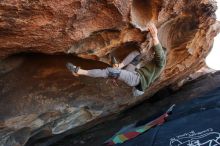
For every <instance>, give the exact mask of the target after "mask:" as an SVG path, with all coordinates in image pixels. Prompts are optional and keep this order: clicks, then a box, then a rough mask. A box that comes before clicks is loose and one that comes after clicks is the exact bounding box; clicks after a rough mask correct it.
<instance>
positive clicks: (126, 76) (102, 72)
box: [87, 51, 140, 87]
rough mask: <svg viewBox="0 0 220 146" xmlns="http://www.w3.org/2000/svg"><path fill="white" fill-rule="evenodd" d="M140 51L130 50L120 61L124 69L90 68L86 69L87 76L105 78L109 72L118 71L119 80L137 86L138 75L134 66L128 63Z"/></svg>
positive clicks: (138, 81)
mask: <svg viewBox="0 0 220 146" xmlns="http://www.w3.org/2000/svg"><path fill="white" fill-rule="evenodd" d="M139 54H140V53H139V52H138V51H133V52H131V53H130V54H129V55H128V56H127V57H126V58H125V59H124V60H123V61H122V63H123V64H124V65H125V66H126V68H125V69H116V68H110V67H109V68H106V69H92V70H88V74H87V76H90V77H95V78H97V77H103V78H107V77H108V75H109V72H115V71H116V72H117V71H119V72H120V75H119V77H118V79H119V80H121V81H123V82H125V83H126V84H128V85H129V86H131V87H134V86H137V85H138V84H139V83H140V75H139V74H138V73H137V72H136V71H135V66H134V67H133V68H132V67H129V65H130V66H132V65H131V64H129V63H130V62H131V61H132V60H133V59H134V58H135V57H136V56H137V55H139Z"/></svg>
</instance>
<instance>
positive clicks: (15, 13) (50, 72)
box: [0, 0, 220, 145]
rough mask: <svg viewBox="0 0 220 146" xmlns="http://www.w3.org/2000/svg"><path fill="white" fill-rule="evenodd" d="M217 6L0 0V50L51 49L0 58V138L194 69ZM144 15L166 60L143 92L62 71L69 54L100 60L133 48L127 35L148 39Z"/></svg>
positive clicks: (72, 122) (57, 128)
mask: <svg viewBox="0 0 220 146" xmlns="http://www.w3.org/2000/svg"><path fill="white" fill-rule="evenodd" d="M216 9H217V7H216V3H215V1H213V0H196V1H195V0H178V1H174V0H161V1H159V0H1V1H0V58H1V59H3V58H6V57H8V56H10V55H13V54H17V53H21V52H32V53H44V54H50V55H42V54H41V55H39V54H38V55H36V56H34V55H33V54H32V55H33V56H31V55H29V56H28V57H27V56H25V57H24V58H23V57H19V56H16V57H18V58H13V59H12V60H10V59H9V60H6V61H0V89H2V90H0V97H1V98H0V100H1V102H0V105H1V106H0V117H2V118H1V119H0V125H1V129H2V130H0V135H6V136H5V137H3V138H1V139H0V145H15V144H16V145H24V144H25V142H27V140H28V139H29V138H30V137H35V136H36V137H35V138H36V139H40V138H44V137H48V136H53V135H56V134H61V133H63V132H65V131H68V130H70V129H74V128H78V127H79V126H82V125H84V124H87V123H88V122H91V121H93V120H94V119H96V118H101V117H105V116H107V115H110V114H113V113H116V112H117V113H118V112H120V111H122V110H124V109H126V108H128V107H131V106H132V105H134V104H137V103H140V102H141V101H143V100H144V99H147V98H148V97H149V96H151V95H153V94H154V93H156V92H157V91H158V90H159V89H161V88H163V87H165V86H168V85H170V84H174V83H177V82H178V81H180V80H182V79H184V78H185V77H187V76H188V75H190V74H191V73H194V72H195V71H197V70H199V69H200V68H201V67H202V66H203V65H204V59H205V57H206V56H207V54H208V53H209V51H210V49H211V47H212V44H213V41H214V37H215V36H216V35H217V33H218V32H219V31H220V23H219V22H217V21H216V18H215V11H216ZM148 22H154V23H155V24H156V26H157V28H158V36H159V40H160V42H161V44H162V46H163V47H165V48H167V65H166V68H165V70H164V72H163V73H162V74H161V76H160V78H159V79H158V80H156V81H155V83H153V84H152V85H151V86H150V88H149V89H148V90H147V91H146V94H145V95H144V96H142V97H137V98H134V97H133V96H132V94H131V91H130V90H131V89H130V88H129V87H127V86H126V85H124V84H123V83H121V82H119V87H111V86H108V85H107V86H106V80H105V79H93V78H88V77H80V78H73V77H72V76H71V74H70V73H69V72H68V73H67V69H66V68H65V63H66V62H68V61H71V62H74V63H76V65H81V67H82V68H85V69H91V68H104V67H106V66H107V65H106V64H104V63H103V62H105V63H108V61H109V60H108V57H107V56H108V54H109V53H113V54H115V55H116V56H118V58H119V59H121V58H123V57H125V54H126V53H129V51H131V50H132V49H133V48H127V47H124V46H125V45H124V44H125V43H127V42H136V44H138V45H139V47H140V48H142V49H143V47H146V46H150V41H149V40H148V33H147V32H146V31H145V30H146V28H145V26H144V24H145V23H148ZM56 53H62V54H63V55H61V56H59V55H54V54H56ZM67 54H74V55H77V56H78V57H81V58H87V59H88V58H89V59H93V60H98V61H101V63H100V62H97V61H88V60H82V59H79V58H76V57H75V58H74V57H73V56H72V55H67ZM26 57H27V58H26ZM2 63H3V65H2ZM13 69H14V70H13ZM2 74H4V76H1V75H2ZM12 91H13V92H12ZM5 105H7V106H8V107H7V108H6V107H5ZM97 121H98V120H97ZM97 121H96V122H97ZM96 122H94V123H93V125H94V124H95V123H96ZM45 125H47V126H48V125H49V126H48V127H46V126H45ZM42 126H45V127H43V128H42ZM88 127H89V126H88ZM33 131H34V132H33ZM78 131H80V128H79V129H78ZM35 132H36V133H37V134H36V133H35ZM33 133H34V134H33ZM17 135H20V139H16V136H17ZM8 139H10V140H8ZM11 139H12V140H11Z"/></svg>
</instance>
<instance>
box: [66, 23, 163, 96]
mask: <svg viewBox="0 0 220 146" xmlns="http://www.w3.org/2000/svg"><path fill="white" fill-rule="evenodd" d="M147 30H148V31H149V32H150V36H151V39H152V43H153V45H152V46H153V50H154V52H155V54H154V58H153V59H152V60H151V61H149V62H146V63H144V64H143V65H141V67H139V68H134V69H133V70H132V69H131V68H132V66H138V63H139V62H140V60H141V58H142V57H141V56H143V55H144V54H142V53H140V52H139V51H133V52H131V53H130V54H129V55H128V56H127V57H126V58H125V59H124V60H123V61H122V62H121V63H119V64H115V65H114V67H108V68H106V69H92V70H84V69H81V68H80V67H78V66H75V65H73V64H72V63H67V64H66V66H67V68H68V69H69V70H70V71H71V72H72V73H73V75H74V76H78V75H84V76H89V77H94V78H97V77H103V78H112V79H118V80H121V81H123V82H125V83H126V84H127V85H128V86H131V87H133V95H134V96H140V95H142V94H144V91H145V90H146V89H147V88H148V87H149V86H150V84H151V83H153V82H154V81H155V80H156V79H157V78H158V77H159V76H160V74H161V72H162V70H163V69H164V66H165V63H166V55H165V52H164V50H163V48H162V46H161V44H160V42H159V39H158V36H157V28H156V26H155V25H154V24H153V23H150V24H148V25H147Z"/></svg>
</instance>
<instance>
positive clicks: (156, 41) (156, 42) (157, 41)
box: [153, 37, 160, 46]
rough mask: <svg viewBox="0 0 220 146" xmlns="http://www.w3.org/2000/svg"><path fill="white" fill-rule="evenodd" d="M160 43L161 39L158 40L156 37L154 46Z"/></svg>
mask: <svg viewBox="0 0 220 146" xmlns="http://www.w3.org/2000/svg"><path fill="white" fill-rule="evenodd" d="M159 43H160V42H159V39H158V37H154V38H153V44H154V46H155V45H158V44H159Z"/></svg>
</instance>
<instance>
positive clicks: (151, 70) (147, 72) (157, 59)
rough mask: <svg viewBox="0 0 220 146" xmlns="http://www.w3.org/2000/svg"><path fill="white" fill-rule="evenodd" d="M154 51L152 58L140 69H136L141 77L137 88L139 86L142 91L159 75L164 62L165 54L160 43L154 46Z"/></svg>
mask: <svg viewBox="0 0 220 146" xmlns="http://www.w3.org/2000/svg"><path fill="white" fill-rule="evenodd" d="M154 51H155V56H154V59H153V60H152V61H151V62H149V63H147V64H145V65H144V66H143V67H141V68H140V69H137V72H138V73H139V74H140V78H141V82H140V87H139V88H141V90H142V91H145V90H146V89H147V88H148V87H149V85H150V84H151V83H152V82H154V81H155V79H157V78H158V77H159V75H160V73H161V72H162V70H163V68H164V66H165V63H166V56H165V53H164V50H163V48H162V46H161V44H157V45H156V46H154Z"/></svg>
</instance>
